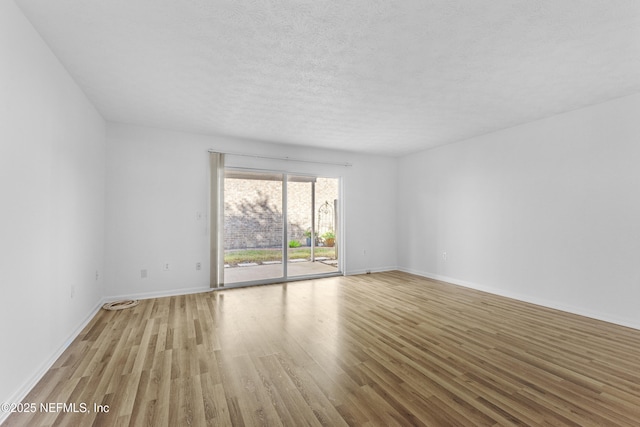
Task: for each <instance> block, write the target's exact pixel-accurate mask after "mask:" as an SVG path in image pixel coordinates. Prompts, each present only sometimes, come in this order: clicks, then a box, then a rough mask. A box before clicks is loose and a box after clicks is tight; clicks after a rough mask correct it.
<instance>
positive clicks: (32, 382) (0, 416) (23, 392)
mask: <svg viewBox="0 0 640 427" xmlns="http://www.w3.org/2000/svg"><path fill="white" fill-rule="evenodd" d="M104 303H105V300H104V299H101V300H100V301H98V303H97V304H96V305H95V306H94V307H93V308H92V309H91V311H90V312H89V314H88V315H87V316H86V317H85V318H84V319H83V320H82V322H80V324H79V325H78V326H77V327H76V328H75V329H74V331H73V332H72V333H71V334H69V336H68V337H67V339H66V340H65V342H64V343H63V344H62V345H61V346H60V347H59V348H58V350H57V351H56V352H55V353H53V354H52V355H51V357H49V359H47V361H46V362H44V363H43V364H42V365H41V366H40V367H39V368H38V369H37V370H36V372H35V373H34V374H33V375H32V376H31V378H29V379H28V380H27V381H25V382H24V384H22V386H21V387H20V388H19V389H18V390H17V391H16V392H15V393H14V394H13V395H12V396H11V397H10V398H9V399H8V400H7V402H12V403H18V402H22V400H23V399H24V398H25V397H27V394H29V392H30V391H31V390H32V389H33V388H34V387H35V386H36V384H38V382H39V381H40V380H41V379H42V377H44V375H45V374H46V373H47V371H48V370H49V369H51V367H52V366H53V364H54V363H55V362H56V360H58V358H59V357H60V356H61V355H62V353H64V351H65V350H66V349H67V347H69V345H71V343H72V342H73V340H75V339H76V338H77V337H78V335H80V332H82V330H83V329H84V328H85V326H87V325H88V324H89V322H90V321H91V319H93V318H94V317H95V315H96V314H97V313H98V311H99V310H100V309H101V308H102V305H103V304H104ZM9 415H11V413H10V412H0V424H2V423H3V422H5V420H6V419H7V418H8V417H9Z"/></svg>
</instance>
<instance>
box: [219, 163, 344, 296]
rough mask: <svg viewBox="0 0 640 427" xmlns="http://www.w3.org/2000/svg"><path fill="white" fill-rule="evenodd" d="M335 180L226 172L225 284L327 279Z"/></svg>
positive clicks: (332, 264) (334, 226)
mask: <svg viewBox="0 0 640 427" xmlns="http://www.w3.org/2000/svg"><path fill="white" fill-rule="evenodd" d="M338 193H339V179H337V178H323V177H315V176H306V175H293V174H286V173H281V172H268V171H255V170H242V169H226V170H225V178H224V263H225V265H224V284H225V286H227V285H238V284H242V285H250V284H261V283H271V282H277V281H279V280H287V279H288V278H293V277H295V278H302V277H310V276H313V277H316V276H323V275H332V274H336V273H338V272H339V271H340V266H339V262H338V259H339V257H338V249H339V248H338V245H337V243H336V242H338V241H339V239H338V230H339V229H340V227H339V224H338V219H339V215H338V206H339V204H338V200H339V194H338Z"/></svg>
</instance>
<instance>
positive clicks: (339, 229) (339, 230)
mask: <svg viewBox="0 0 640 427" xmlns="http://www.w3.org/2000/svg"><path fill="white" fill-rule="evenodd" d="M227 170H233V171H241V172H257V173H265V174H281V175H282V220H283V224H282V225H283V226H282V248H281V250H282V274H283V276H282V277H279V278H269V279H260V280H248V281H244V282H235V283H226V281H225V282H224V285H223V286H221V287H218V288H214V290H220V289H229V288H241V287H246V286H257V285H269V284H274V283H284V282H295V281H300V280H310V279H320V278H324V277H335V276H344V275H345V274H344V253H345V250H344V227H343V224H344V221H343V215H344V213H343V212H344V209H343V208H342V206H343V205H344V201H343V183H342V179H343V178H342V177H340V176H338V177H336V176H327V175H320V174H311V173H298V172H291V171H282V170H273V169H256V168H243V167H233V166H229V167H227V166H225V168H224V171H225V172H226V171H227ZM223 175H224V174H223ZM289 176H308V177H309V178H330V179H337V180H338V204H337V207H338V221H337V224H336V230H335V231H336V234H337V236H338V243H337V244H338V248H336V254H337V257H336V259H337V260H338V267H337V270H336V271H335V272H329V273H320V274H307V275H301V276H294V277H289V275H288V263H289V262H288V261H289V260H288V251H287V249H288V236H289V221H288V206H287V201H288V185H287V184H288V181H289ZM223 187H224V183H223ZM312 188H313V190H312V197H313V199H314V200H313V205H315V185H313V186H312ZM224 194H225V192H224V191H223V195H224ZM222 204H223V205H224V200H223V201H222ZM314 208H315V206H314ZM311 221H312V222H313V223H314V225H313V226H314V227H315V212H313V214H312V216H311ZM316 231H317V230H314V233H315V232H316ZM219 232H222V236H219V238H221V239H222V240H223V241H224V229H222V230H219ZM312 241H313V242H312V246H311V247H312V249H311V251H312V257H313V246H314V245H315V236H312ZM223 246H224V245H223ZM338 249H339V250H338ZM222 250H223V253H224V247H223V248H222ZM241 268H252V267H241ZM223 274H224V273H223Z"/></svg>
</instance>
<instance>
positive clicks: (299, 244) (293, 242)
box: [289, 240, 302, 248]
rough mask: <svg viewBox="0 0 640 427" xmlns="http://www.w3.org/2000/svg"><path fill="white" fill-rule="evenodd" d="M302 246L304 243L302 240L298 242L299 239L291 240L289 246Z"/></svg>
mask: <svg viewBox="0 0 640 427" xmlns="http://www.w3.org/2000/svg"><path fill="white" fill-rule="evenodd" d="M300 246H302V244H301V243H300V242H298V241H297V240H289V247H290V248H299V247H300Z"/></svg>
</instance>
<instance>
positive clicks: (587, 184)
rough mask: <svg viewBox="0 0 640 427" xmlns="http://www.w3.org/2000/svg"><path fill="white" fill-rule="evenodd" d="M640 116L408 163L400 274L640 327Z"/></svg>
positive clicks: (401, 201) (597, 112)
mask: <svg viewBox="0 0 640 427" xmlns="http://www.w3.org/2000/svg"><path fill="white" fill-rule="evenodd" d="M639 112H640V95H635V96H630V97H625V98H621V99H617V100H613V101H610V102H607V103H604V104H600V105H596V106H592V107H589V108H584V109H581V110H576V111H573V112H569V113H566V114H562V115H558V116H554V117H551V118H547V119H544V120H540V121H537V122H533V123H529V124H525V125H522V126H518V127H514V128H510V129H506V130H503V131H500V132H495V133H492V134H489V135H484V136H480V137H476V138H473V139H470V140H467V141H463V142H460V143H456V144H451V145H448V146H444V147H441V148H437V149H433V150H429V151H425V152H422V153H419V154H417V155H411V156H407V157H404V158H402V159H400V161H399V163H398V171H399V176H398V184H399V187H398V188H399V192H398V250H399V253H398V263H399V266H400V267H401V268H402V269H404V270H406V271H410V272H415V273H418V274H422V275H425V276H431V277H436V278H441V279H444V280H448V281H452V282H454V283H459V284H463V285H467V286H471V287H476V288H479V289H485V290H489V291H492V292H495V293H498V294H503V295H507V296H511V297H515V298H519V299H523V300H528V301H531V302H536V303H540V304H543V305H547V306H551V307H556V308H561V309H564V310H567V311H572V312H575V313H580V314H584V315H587V316H592V317H596V318H600V319H604V320H609V321H613V322H616V323H620V324H624V325H629V326H634V327H636V328H638V327H640V308H639V304H640V262H639V261H640V139H639V138H640V115H639ZM443 252H446V253H447V259H446V261H445V260H444V259H443V256H442V253H443Z"/></svg>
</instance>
